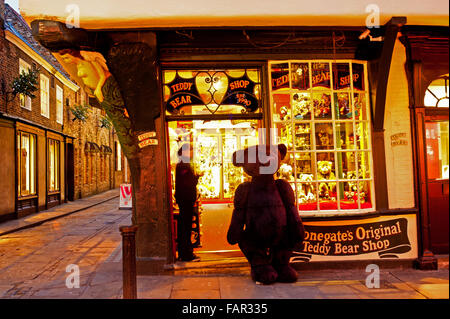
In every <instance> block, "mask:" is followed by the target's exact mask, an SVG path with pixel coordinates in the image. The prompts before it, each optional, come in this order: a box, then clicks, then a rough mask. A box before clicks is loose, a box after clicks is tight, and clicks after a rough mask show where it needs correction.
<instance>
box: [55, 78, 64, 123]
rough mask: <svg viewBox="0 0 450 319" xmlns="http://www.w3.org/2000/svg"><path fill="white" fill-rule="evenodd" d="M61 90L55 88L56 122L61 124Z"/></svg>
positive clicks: (58, 87)
mask: <svg viewBox="0 0 450 319" xmlns="http://www.w3.org/2000/svg"><path fill="white" fill-rule="evenodd" d="M63 100H64V98H63V89H62V88H61V87H60V86H59V85H57V86H56V122H57V123H59V124H63Z"/></svg>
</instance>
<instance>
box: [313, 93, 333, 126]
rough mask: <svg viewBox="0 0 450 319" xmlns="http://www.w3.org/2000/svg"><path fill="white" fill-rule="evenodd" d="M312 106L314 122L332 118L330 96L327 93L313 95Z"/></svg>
mask: <svg viewBox="0 0 450 319" xmlns="http://www.w3.org/2000/svg"><path fill="white" fill-rule="evenodd" d="M313 106H314V117H315V119H316V120H324V119H331V118H332V111H331V95H330V94H329V93H314V94H313Z"/></svg>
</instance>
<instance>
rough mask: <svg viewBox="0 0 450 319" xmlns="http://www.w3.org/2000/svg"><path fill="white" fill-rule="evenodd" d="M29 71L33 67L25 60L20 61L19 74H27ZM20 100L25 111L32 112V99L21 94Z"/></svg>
mask: <svg viewBox="0 0 450 319" xmlns="http://www.w3.org/2000/svg"><path fill="white" fill-rule="evenodd" d="M29 70H31V67H30V65H29V64H28V63H26V62H25V61H24V60H22V59H19V73H20V74H22V73H26V72H28V71H29ZM19 99H20V106H21V107H23V108H24V109H27V110H29V111H31V97H29V96H27V95H25V94H19Z"/></svg>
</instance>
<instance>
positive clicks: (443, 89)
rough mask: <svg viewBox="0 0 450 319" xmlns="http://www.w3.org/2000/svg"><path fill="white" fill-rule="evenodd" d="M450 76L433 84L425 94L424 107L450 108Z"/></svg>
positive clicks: (441, 78)
mask: <svg viewBox="0 0 450 319" xmlns="http://www.w3.org/2000/svg"><path fill="white" fill-rule="evenodd" d="M448 89H449V87H448V74H447V75H444V76H441V77H440V78H438V79H436V80H434V81H433V82H431V84H430V85H429V86H428V88H427V90H426V92H425V98H424V105H425V106H429V107H448V99H449V97H448V93H449V92H448Z"/></svg>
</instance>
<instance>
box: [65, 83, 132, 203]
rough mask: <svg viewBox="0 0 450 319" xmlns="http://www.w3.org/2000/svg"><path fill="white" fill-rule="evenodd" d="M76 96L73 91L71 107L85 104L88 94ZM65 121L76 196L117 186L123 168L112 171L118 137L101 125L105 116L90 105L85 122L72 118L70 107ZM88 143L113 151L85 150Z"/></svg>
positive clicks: (121, 178) (83, 93) (121, 177)
mask: <svg viewBox="0 0 450 319" xmlns="http://www.w3.org/2000/svg"><path fill="white" fill-rule="evenodd" d="M77 94H78V96H77V97H75V94H73V96H72V98H71V101H73V103H71V106H73V105H75V104H85V102H84V101H86V100H87V94H86V93H85V92H84V91H83V90H80V91H79V92H78V93H77ZM66 116H67V122H66V125H65V126H64V133H66V134H68V135H70V136H73V137H74V138H75V140H74V142H73V144H74V157H75V159H74V160H75V199H78V198H82V197H85V196H89V195H93V194H96V193H99V192H103V191H106V190H108V189H111V188H115V187H117V186H118V184H117V183H116V180H117V179H118V180H119V183H120V182H121V181H122V180H123V170H122V171H121V172H118V171H115V163H114V142H115V141H117V136H116V135H115V134H114V133H113V129H112V128H110V129H107V128H101V127H100V126H101V124H100V119H101V118H102V117H103V116H104V115H103V114H102V111H101V110H100V109H98V108H94V107H91V108H90V113H89V116H88V119H87V120H86V122H81V121H80V120H73V119H74V116H73V115H72V114H71V112H70V110H69V108H67V112H66ZM87 142H91V143H96V144H97V145H98V146H101V145H106V146H109V147H110V148H111V149H112V150H113V153H112V154H109V155H107V154H106V155H105V154H102V153H93V154H92V153H86V152H85V145H86V143H87Z"/></svg>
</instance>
